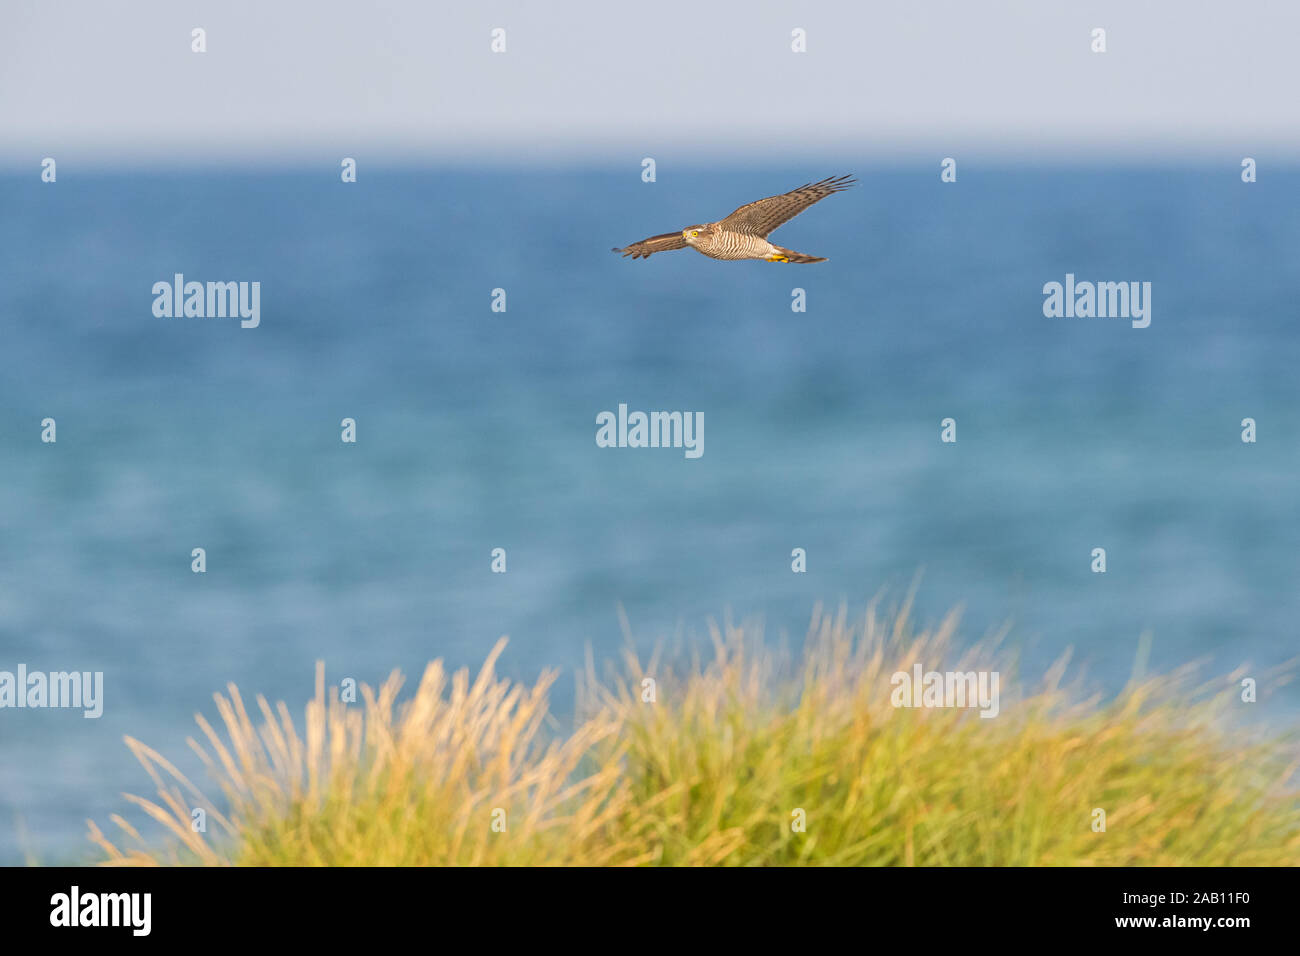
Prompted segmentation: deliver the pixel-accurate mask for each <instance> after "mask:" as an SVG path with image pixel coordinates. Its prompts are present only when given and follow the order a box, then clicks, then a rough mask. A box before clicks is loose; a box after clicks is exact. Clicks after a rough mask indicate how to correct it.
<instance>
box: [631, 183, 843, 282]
mask: <svg viewBox="0 0 1300 956" xmlns="http://www.w3.org/2000/svg"><path fill="white" fill-rule="evenodd" d="M855 182H857V180H855V179H853V178H852V177H851V176H832V177H831V178H830V179H823V180H822V181H821V182H817V183H806V184H805V185H803V186H800V187H799V188H798V189H792V190H790V191H789V192H788V193H782V194H781V195H779V196H768V197H767V198H766V199H759V200H756V201H754V202H751V203H746V204H745V205H743V206H741V207H740V208H739V209H737V210H736V211H735V212H733V213H732V214H731V215H730V216H728V217H727V218H726V219H721V220H719V221H718V222H708V223H705V224H704V225H702V226H687V227H686V228H685V229H683V230H682V231H681V232H665V233H664V234H663V235H661V236H651V237H650V238H649V239H642V240H641V241H640V242H634V243H632V245H630V246H626V247H624V248H622V249H618V248H615V249H614V250H613V251H614V252H621V253H623V258H624V259H626V258H627V257H628V256H631V257H632V258H633V259H645V258H648V257H650V256H652V255H654V254H655V253H656V252H668V251H669V250H671V249H684V248H686V247H687V246H690V247H691V248H692V249H694V250H695V251H696V252H700V253H703V254H704V255H706V256H708V257H709V258H710V259H762V260H763V261H765V262H825V261H826V258H825V257H824V256H809V255H804V253H802V252H795V251H794V250H793V249H787V248H785V247H784V246H778V245H775V244H774V243H771V242H768V241H767V237H768V235H769V234H770V233H771V232H772V231H773V230H775V229H776V228H777V227H778V226H780V225H782V224H783V223H787V222H789V221H790V220H791V219H793V218H794V217H795V216H797V215H799V213H801V212H803V211H804V210H805V209H807V208H808V207H809V206H811V205H812V204H813V203H815V202H820V201H821V200H823V199H825V198H826V197H827V196H829V195H830V194H831V193H837V192H841V191H842V190H845V189H848V188H849V187H850V186H852V185H853V184H854V183H855Z"/></svg>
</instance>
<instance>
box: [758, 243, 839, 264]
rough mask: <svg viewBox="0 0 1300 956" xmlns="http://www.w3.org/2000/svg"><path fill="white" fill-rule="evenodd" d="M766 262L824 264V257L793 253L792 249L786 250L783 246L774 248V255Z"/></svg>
mask: <svg viewBox="0 0 1300 956" xmlns="http://www.w3.org/2000/svg"><path fill="white" fill-rule="evenodd" d="M767 261H768V262H825V261H826V257H825V256H807V255H804V254H803V253H802V252H795V251H794V250H793V249H787V248H785V247H784V246H777V247H776V254H775V255H773V256H771V257H770V258H769V259H768V260H767Z"/></svg>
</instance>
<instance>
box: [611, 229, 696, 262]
mask: <svg viewBox="0 0 1300 956" xmlns="http://www.w3.org/2000/svg"><path fill="white" fill-rule="evenodd" d="M685 248H686V240H685V239H683V238H682V234H681V233H680V232H665V233H664V234H663V235H661V236H651V237H650V238H649V239H642V240H641V241H640V242H634V243H632V245H630V246H625V247H624V248H622V249H618V248H615V249H614V250H613V251H614V252H621V253H623V258H624V259H626V258H627V257H628V256H631V257H632V258H633V259H645V258H648V257H649V256H652V255H654V254H655V253H656V252H668V251H670V250H672V249H685Z"/></svg>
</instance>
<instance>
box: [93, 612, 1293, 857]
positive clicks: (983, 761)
mask: <svg viewBox="0 0 1300 956" xmlns="http://www.w3.org/2000/svg"><path fill="white" fill-rule="evenodd" d="M956 620H957V619H956V616H955V615H952V616H950V617H949V618H947V619H946V620H944V621H943V622H941V623H940V624H938V625H937V626H936V627H934V628H931V629H928V630H914V629H913V628H912V627H911V625H910V620H909V613H908V609H907V607H906V606H904V607H902V608H900V609H898V610H897V611H896V612H894V613H892V614H888V615H881V614H878V613H877V611H876V609H875V607H874V606H873V607H872V608H870V609H868V611H867V612H866V613H865V614H864V615H862V616H861V617H858V618H853V619H850V618H849V617H848V616H847V614H846V613H845V611H844V610H843V609H841V610H839V611H838V612H837V613H834V614H828V613H823V612H822V611H821V610H820V609H818V610H817V611H816V612H815V613H814V616H813V622H812V626H811V628H810V632H809V634H808V636H807V638H806V639H805V641H804V643H803V647H802V650H801V651H800V653H799V654H798V655H791V654H789V653H786V652H785V651H783V650H782V649H781V648H777V647H772V646H770V645H768V644H765V643H764V642H763V640H762V638H761V636H759V635H758V633H757V631H756V629H754V628H750V627H733V626H729V625H728V626H722V627H718V626H714V627H711V629H710V635H711V642H710V643H711V647H710V648H709V651H708V653H707V654H705V655H703V656H702V657H700V656H694V657H691V658H688V659H686V660H682V659H680V658H678V659H676V660H674V661H669V660H668V659H667V658H666V657H662V656H660V655H655V656H654V657H652V658H651V659H650V660H648V661H642V660H640V659H638V658H637V656H636V655H635V654H633V653H632V652H630V651H629V652H628V653H627V654H626V656H625V658H624V659H623V660H622V661H620V662H617V663H616V664H613V665H610V666H607V667H606V668H604V669H603V670H602V671H601V672H599V673H598V672H597V668H596V667H595V666H594V664H592V663H591V662H590V661H589V663H588V666H587V668H586V671H585V673H584V674H582V675H580V678H579V682H578V686H579V693H578V703H577V707H576V716H575V717H574V718H573V720H572V721H571V722H569V723H570V724H571V726H568V727H567V729H564V730H561V729H559V721H557V720H556V719H555V717H554V715H553V714H552V712H551V705H550V701H549V695H550V691H551V689H552V687H553V685H554V683H555V681H556V678H557V674H556V673H555V672H553V671H548V672H545V673H543V674H542V675H541V676H540V677H539V679H538V680H537V681H536V682H535V683H532V684H531V685H527V684H524V683H520V682H514V681H510V680H507V679H504V678H501V677H499V676H498V675H497V673H496V667H495V665H496V662H497V660H498V657H499V655H500V654H501V653H502V651H503V649H504V646H505V642H504V640H502V641H501V642H498V644H497V645H496V646H495V647H494V648H493V650H492V652H491V653H490V654H489V655H488V657H487V660H486V662H485V663H484V665H483V666H482V668H481V669H480V670H479V672H478V674H477V676H476V677H473V678H471V676H470V675H469V673H468V672H466V671H463V670H462V671H458V672H456V673H454V674H449V673H448V671H447V670H446V668H444V666H443V665H442V663H441V662H440V661H435V662H433V663H431V664H430V665H429V666H428V667H427V669H426V670H425V672H424V675H423V677H422V678H421V680H420V683H419V685H418V687H417V688H416V689H415V690H414V692H413V693H410V694H407V695H403V694H402V686H403V685H402V679H401V677H400V675H398V674H396V673H394V674H393V675H392V676H391V677H389V679H388V680H386V681H385V682H384V683H383V684H382V685H381V686H380V687H378V688H377V689H371V688H369V687H363V688H362V693H361V698H362V699H361V700H360V701H358V702H356V703H351V704H345V703H343V702H341V701H340V700H339V693H338V689H337V688H336V687H331V688H328V689H327V685H326V682H325V676H324V671H323V667H320V666H318V670H317V675H316V693H315V697H314V698H313V699H312V700H311V701H310V702H309V703H308V704H307V706H306V712H305V715H304V716H303V718H302V720H301V722H295V720H294V718H293V716H292V714H291V712H290V710H289V708H288V707H287V706H286V705H285V704H283V703H280V704H277V705H276V706H274V707H272V706H271V705H270V704H269V703H268V702H267V701H266V700H264V699H263V698H261V697H258V698H256V700H255V702H254V706H253V707H252V708H251V712H250V708H249V707H248V706H247V705H246V704H245V701H244V699H243V697H242V696H241V694H240V693H239V691H238V690H237V689H236V688H235V687H234V686H233V685H231V686H229V687H228V689H227V692H226V693H225V694H217V695H216V707H217V714H218V716H219V718H220V721H219V727H218V726H214V725H213V724H212V723H211V722H209V721H208V720H207V719H206V718H204V717H203V716H201V715H200V716H199V717H198V718H197V720H198V725H199V729H200V734H199V735H198V737H197V738H191V740H190V745H191V747H192V748H193V749H194V750H195V752H196V753H198V755H199V756H200V758H201V759H202V761H203V763H204V765H205V766H206V768H207V770H208V773H209V776H210V777H212V778H213V780H214V781H215V782H216V784H217V786H218V787H219V791H220V794H221V796H220V798H219V799H209V797H208V796H206V795H205V794H204V793H203V792H202V791H201V789H200V787H199V786H198V785H197V784H195V783H193V782H192V781H190V780H189V779H187V778H186V777H185V775H183V774H182V773H181V771H180V770H179V769H178V768H177V767H175V766H174V765H173V764H172V763H171V762H169V761H168V760H167V759H166V758H165V757H163V756H162V755H161V754H159V753H157V752H156V751H154V750H153V749H151V748H149V747H147V746H146V745H145V744H143V743H141V742H140V741H138V740H135V739H132V738H127V745H128V747H129V748H130V750H131V751H132V752H133V753H134V754H135V756H136V757H137V759H138V760H139V761H140V763H141V764H142V765H143V766H144V767H145V769H146V771H147V772H148V774H149V776H150V778H151V779H152V782H153V785H154V787H155V793H154V794H153V796H152V797H148V798H145V797H139V796H128V797H127V799H128V800H130V802H131V803H132V804H134V805H135V807H136V808H137V809H138V811H139V812H140V813H142V814H143V816H144V818H146V819H148V820H149V821H151V824H152V827H153V828H156V829H158V830H160V831H161V832H159V833H153V832H151V833H150V834H149V835H148V836H146V835H144V834H142V833H141V832H140V830H139V828H138V827H137V826H136V825H135V824H133V823H132V822H130V821H128V820H127V819H125V818H124V817H122V816H120V815H114V816H113V817H112V822H113V824H114V827H113V836H112V839H110V837H109V836H108V835H106V834H105V833H104V832H103V831H102V830H101V829H100V828H99V827H98V826H97V825H96V824H95V823H94V822H93V821H92V822H90V823H89V827H90V833H89V835H90V839H91V840H92V841H93V842H94V843H95V844H96V846H97V847H98V848H99V852H100V854H101V860H102V861H103V862H105V863H108V864H117V865H131V864H139V865H155V864H207V865H226V864H235V865H256V866H302V865H451V866H461V865H520V866H527V865H556V866H563V865H596V866H607V865H843V866H913V865H915V866H985V865H987V866H1060V865H1065V866H1079V865H1082V866H1130V865H1144V866H1157V865H1172V866H1188V865H1207V866H1262V865H1296V864H1297V863H1300V792H1298V791H1297V787H1296V771H1297V767H1298V766H1300V760H1298V755H1300V748H1298V747H1297V737H1296V735H1295V733H1294V728H1290V729H1283V730H1278V729H1276V728H1274V729H1271V730H1264V729H1261V728H1260V727H1259V726H1257V725H1256V723H1255V722H1252V721H1251V720H1250V719H1249V718H1250V716H1251V708H1253V707H1254V706H1256V705H1253V704H1249V703H1243V702H1242V693H1241V689H1242V688H1241V680H1242V678H1243V676H1246V675H1245V672H1240V673H1234V674H1229V675H1224V676H1223V677H1222V678H1220V679H1218V680H1214V681H1210V682H1208V683H1206V682H1198V681H1197V680H1196V679H1195V675H1194V672H1193V670H1192V669H1191V668H1188V669H1184V670H1181V671H1178V672H1175V673H1171V674H1164V675H1159V676H1154V677H1149V676H1144V675H1141V674H1137V675H1135V677H1134V679H1133V680H1132V681H1131V682H1130V683H1129V684H1128V686H1127V687H1125V688H1124V690H1123V691H1122V692H1121V693H1119V694H1118V695H1114V696H1111V697H1109V698H1102V697H1100V696H1097V695H1088V694H1086V693H1084V691H1083V690H1082V688H1081V685H1080V683H1079V682H1078V681H1072V682H1071V683H1069V684H1066V683H1064V681H1063V679H1064V677H1065V673H1066V670H1067V660H1066V659H1062V660H1061V661H1060V662H1058V664H1057V665H1055V666H1054V667H1053V668H1051V669H1050V670H1049V671H1048V672H1047V673H1046V674H1045V675H1043V677H1042V679H1041V680H1040V681H1038V682H1037V683H1036V684H1035V685H1034V686H1032V687H1027V688H1026V689H1024V690H1023V691H1021V690H1020V689H1019V684H1018V682H1016V681H1015V680H1014V678H1013V674H1012V672H1013V670H1014V666H1013V664H1014V662H1012V661H1011V660H1010V659H1009V658H1008V656H1007V655H1005V654H1003V653H1002V652H1001V651H1000V650H999V649H998V647H997V646H996V643H995V644H992V645H990V644H983V645H975V646H971V647H968V648H966V649H964V650H960V651H959V650H958V649H957V648H956V644H955V641H954V631H955V628H956ZM918 663H919V664H921V665H923V667H924V668H925V669H926V670H931V669H933V670H939V671H976V670H981V669H984V670H988V669H990V668H992V669H998V668H1005V670H1001V671H1000V674H1001V677H1002V684H1001V695H1000V696H1001V700H1000V706H999V709H998V713H997V716H996V717H993V718H991V719H989V718H983V717H981V716H980V712H979V710H978V709H972V708H969V707H967V708H956V707H952V708H938V707H914V708H907V707H895V706H894V704H893V703H892V702H891V697H892V696H893V695H892V690H893V687H892V684H891V677H892V675H894V674H895V673H898V672H904V673H910V672H911V671H912V670H913V668H914V666H915V665H916V664H918ZM1277 680H1278V678H1277V677H1276V675H1274V676H1272V677H1270V678H1269V680H1268V681H1267V682H1268V683H1276V682H1277ZM1260 683H1261V684H1265V683H1266V681H1264V680H1260ZM195 809H202V810H203V811H204V813H205V814H206V829H205V832H196V831H195V828H194V827H193V826H192V820H193V819H194V811H195ZM1099 812H1101V813H1104V829H1101V828H1100V827H1099V822H1100V821H1101V819H1102V818H1101V817H1099V815H1098V814H1099Z"/></svg>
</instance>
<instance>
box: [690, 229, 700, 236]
mask: <svg viewBox="0 0 1300 956" xmlns="http://www.w3.org/2000/svg"><path fill="white" fill-rule="evenodd" d="M699 234H700V230H698V229H692V230H691V235H692V236H698V235H699Z"/></svg>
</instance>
